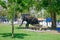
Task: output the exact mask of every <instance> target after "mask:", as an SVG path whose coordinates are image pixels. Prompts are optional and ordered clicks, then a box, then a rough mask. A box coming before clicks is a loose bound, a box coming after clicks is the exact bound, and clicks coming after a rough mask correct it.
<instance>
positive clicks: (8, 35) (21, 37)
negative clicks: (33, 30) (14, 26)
mask: <svg viewBox="0 0 60 40" xmlns="http://www.w3.org/2000/svg"><path fill="white" fill-rule="evenodd" d="M0 35H2V37H11V35H12V34H11V33H0ZM26 36H29V35H28V34H25V33H15V34H14V38H20V39H24V38H25V37H26Z"/></svg>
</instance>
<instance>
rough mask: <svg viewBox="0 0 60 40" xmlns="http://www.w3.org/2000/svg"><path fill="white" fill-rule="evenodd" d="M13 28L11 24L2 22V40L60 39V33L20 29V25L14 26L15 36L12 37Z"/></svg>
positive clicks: (0, 30)
mask: <svg viewBox="0 0 60 40" xmlns="http://www.w3.org/2000/svg"><path fill="white" fill-rule="evenodd" d="M23 26H24V25H23ZM11 29H12V27H11V24H10V25H9V24H0V40H60V34H54V33H48V32H47V33H46V32H31V31H28V30H24V29H18V25H15V27H14V38H11V31H12V30H11Z"/></svg>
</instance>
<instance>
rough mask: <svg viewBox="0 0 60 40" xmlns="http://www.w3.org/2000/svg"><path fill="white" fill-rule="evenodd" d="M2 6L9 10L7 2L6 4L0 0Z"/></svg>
mask: <svg viewBox="0 0 60 40" xmlns="http://www.w3.org/2000/svg"><path fill="white" fill-rule="evenodd" d="M0 5H2V7H4V8H7V7H6V2H5V1H1V0H0Z"/></svg>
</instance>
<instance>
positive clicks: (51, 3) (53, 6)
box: [41, 0, 60, 29]
mask: <svg viewBox="0 0 60 40" xmlns="http://www.w3.org/2000/svg"><path fill="white" fill-rule="evenodd" d="M41 1H42V7H43V8H45V9H46V10H48V12H49V13H50V14H51V18H52V29H56V14H57V13H58V11H59V9H60V5H59V4H60V0H41Z"/></svg>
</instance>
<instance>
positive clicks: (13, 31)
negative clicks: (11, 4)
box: [12, 18, 14, 38]
mask: <svg viewBox="0 0 60 40" xmlns="http://www.w3.org/2000/svg"><path fill="white" fill-rule="evenodd" d="M13 37H14V22H13V18H12V38H13Z"/></svg>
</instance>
